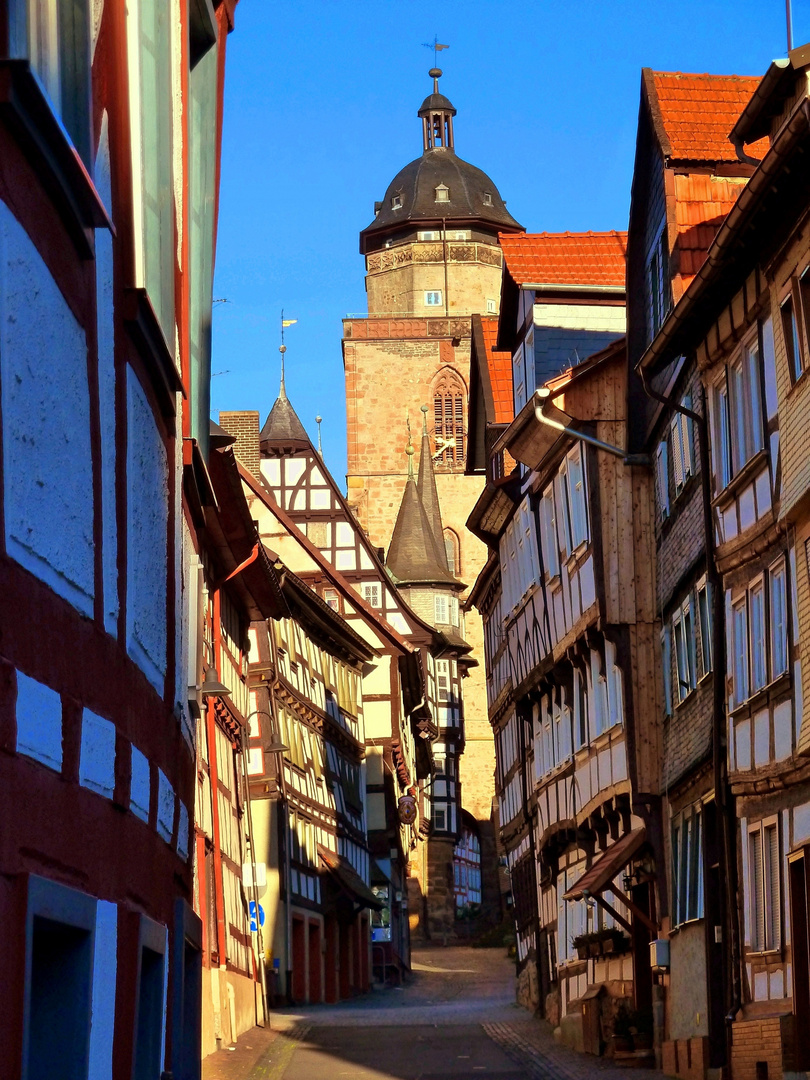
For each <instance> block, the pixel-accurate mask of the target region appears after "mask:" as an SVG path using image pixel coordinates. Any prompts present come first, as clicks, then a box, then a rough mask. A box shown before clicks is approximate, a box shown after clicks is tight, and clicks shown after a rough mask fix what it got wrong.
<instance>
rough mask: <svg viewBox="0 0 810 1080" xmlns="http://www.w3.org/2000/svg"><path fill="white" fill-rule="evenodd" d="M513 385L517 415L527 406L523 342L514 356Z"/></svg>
mask: <svg viewBox="0 0 810 1080" xmlns="http://www.w3.org/2000/svg"><path fill="white" fill-rule="evenodd" d="M512 383H513V385H514V388H515V413H516V414H517V413H519V412H520V410H521V409H522V408H523V406H524V405H525V404H526V396H527V395H526V372H525V368H524V364H523V342H521V343H520V345H518V347H517V349H516V350H515V352H514V354H513V356H512Z"/></svg>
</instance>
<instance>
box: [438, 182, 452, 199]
mask: <svg viewBox="0 0 810 1080" xmlns="http://www.w3.org/2000/svg"><path fill="white" fill-rule="evenodd" d="M436 202H450V188H449V187H448V186H447V184H438V185H437V187H436Z"/></svg>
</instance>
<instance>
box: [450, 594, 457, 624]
mask: <svg viewBox="0 0 810 1080" xmlns="http://www.w3.org/2000/svg"><path fill="white" fill-rule="evenodd" d="M450 622H451V623H452V625H453V626H458V623H459V618H458V597H457V596H451V597H450Z"/></svg>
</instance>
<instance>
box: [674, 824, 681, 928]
mask: <svg viewBox="0 0 810 1080" xmlns="http://www.w3.org/2000/svg"><path fill="white" fill-rule="evenodd" d="M680 856H681V830H680V828H679V827H678V826H677V825H673V826H672V925H673V926H678V925H679V924H680V922H681V921H682V920H681V905H680V904H679V902H678V900H679V897H678V882H679V881H680V869H679V868H680Z"/></svg>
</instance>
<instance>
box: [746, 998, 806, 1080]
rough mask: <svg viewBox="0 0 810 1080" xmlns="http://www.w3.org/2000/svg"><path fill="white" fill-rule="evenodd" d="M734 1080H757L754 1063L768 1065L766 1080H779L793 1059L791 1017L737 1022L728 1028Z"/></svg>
mask: <svg viewBox="0 0 810 1080" xmlns="http://www.w3.org/2000/svg"><path fill="white" fill-rule="evenodd" d="M731 1040H732V1042H731V1074H732V1076H733V1077H734V1080H759V1077H758V1076H757V1064H758V1063H759V1062H762V1063H764V1064H766V1065H767V1066H768V1074H767V1075H768V1080H782V1078H783V1075H784V1072H785V1071H786V1070H790V1067H791V1064H792V1058H793V1050H792V1047H793V1016H792V1015H790V1014H788V1015H785V1016H769V1017H763V1018H762V1019H758V1020H738V1021H737V1022H736V1023H735V1024H733V1025H732V1028H731Z"/></svg>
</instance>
